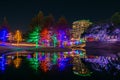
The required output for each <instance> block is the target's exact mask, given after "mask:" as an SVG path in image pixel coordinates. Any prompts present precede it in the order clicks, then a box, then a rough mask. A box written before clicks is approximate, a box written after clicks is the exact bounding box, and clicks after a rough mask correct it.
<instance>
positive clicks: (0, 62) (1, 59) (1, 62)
mask: <svg viewBox="0 0 120 80" xmlns="http://www.w3.org/2000/svg"><path fill="white" fill-rule="evenodd" d="M5 63H6V62H5V55H2V56H1V57H0V69H1V70H2V71H4V70H5Z"/></svg>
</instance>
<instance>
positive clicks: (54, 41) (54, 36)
mask: <svg viewBox="0 0 120 80" xmlns="http://www.w3.org/2000/svg"><path fill="white" fill-rule="evenodd" d="M51 38H52V40H53V46H54V47H56V45H57V42H58V41H57V37H56V34H54V35H53V36H52V37H51Z"/></svg>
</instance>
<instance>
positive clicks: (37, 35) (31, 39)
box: [28, 26, 41, 48]
mask: <svg viewBox="0 0 120 80" xmlns="http://www.w3.org/2000/svg"><path fill="white" fill-rule="evenodd" d="M40 30H41V29H40V28H39V26H37V27H35V28H34V30H33V32H32V33H30V34H29V39H28V42H33V43H36V48H37V47H38V42H39V39H40Z"/></svg>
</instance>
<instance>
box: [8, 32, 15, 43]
mask: <svg viewBox="0 0 120 80" xmlns="http://www.w3.org/2000/svg"><path fill="white" fill-rule="evenodd" d="M7 37H8V41H9V42H12V41H13V39H14V37H13V34H12V33H11V32H10V33H8V35H7Z"/></svg>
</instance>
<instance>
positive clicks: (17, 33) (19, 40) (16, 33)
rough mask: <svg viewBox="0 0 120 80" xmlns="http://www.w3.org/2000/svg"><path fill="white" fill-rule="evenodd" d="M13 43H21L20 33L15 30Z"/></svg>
mask: <svg viewBox="0 0 120 80" xmlns="http://www.w3.org/2000/svg"><path fill="white" fill-rule="evenodd" d="M14 39H15V41H17V45H18V44H19V43H20V42H21V41H22V33H21V32H20V31H19V30H17V31H16V32H15V35H14Z"/></svg>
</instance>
